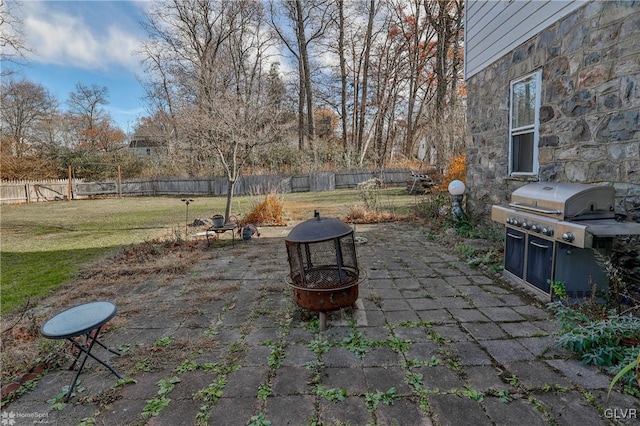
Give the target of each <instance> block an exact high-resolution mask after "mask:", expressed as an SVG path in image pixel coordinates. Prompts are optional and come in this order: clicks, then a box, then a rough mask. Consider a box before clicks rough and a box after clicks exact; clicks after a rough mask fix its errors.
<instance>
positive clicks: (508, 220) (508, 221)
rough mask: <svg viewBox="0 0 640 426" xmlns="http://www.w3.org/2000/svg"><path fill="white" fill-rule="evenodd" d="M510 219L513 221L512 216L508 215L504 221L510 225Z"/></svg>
mask: <svg viewBox="0 0 640 426" xmlns="http://www.w3.org/2000/svg"><path fill="white" fill-rule="evenodd" d="M512 221H513V219H512V218H510V217H508V218H507V219H506V220H505V222H507V223H508V224H509V225H511V222H512Z"/></svg>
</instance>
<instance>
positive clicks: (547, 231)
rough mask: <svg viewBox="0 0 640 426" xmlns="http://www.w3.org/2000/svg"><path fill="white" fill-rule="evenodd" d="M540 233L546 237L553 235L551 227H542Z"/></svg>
mask: <svg viewBox="0 0 640 426" xmlns="http://www.w3.org/2000/svg"><path fill="white" fill-rule="evenodd" d="M542 233H543V234H544V235H546V236H547V237H550V236H552V235H553V228H542Z"/></svg>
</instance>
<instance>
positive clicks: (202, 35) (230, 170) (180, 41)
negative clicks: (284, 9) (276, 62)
mask: <svg viewBox="0 0 640 426" xmlns="http://www.w3.org/2000/svg"><path fill="white" fill-rule="evenodd" d="M146 28H147V29H148V30H149V31H150V34H151V36H152V40H151V41H150V43H148V44H147V46H145V52H147V53H148V54H149V55H150V57H151V58H150V59H151V63H152V64H153V66H152V67H151V68H149V71H150V77H151V83H155V84H161V85H166V88H164V89H163V90H161V91H160V95H161V96H166V97H167V99H166V100H165V101H164V102H165V103H168V102H171V110H172V114H174V116H175V119H176V123H177V124H176V125H177V126H178V127H179V128H180V132H181V139H183V141H184V142H185V143H183V144H182V146H181V147H180V149H181V151H182V152H185V153H186V154H187V155H188V156H189V158H190V166H191V169H190V174H195V173H197V172H198V171H199V170H205V169H208V170H209V171H211V170H213V168H214V167H215V166H216V164H219V165H220V167H221V169H222V170H223V171H224V173H225V174H226V177H227V181H228V190H227V205H226V208H225V217H227V218H228V217H229V213H230V208H231V201H232V197H233V193H234V187H235V184H236V182H237V181H238V178H239V177H240V175H241V173H242V170H243V168H244V167H245V165H246V163H247V161H248V160H249V157H250V154H251V152H252V151H253V150H254V149H255V148H256V147H258V146H261V145H265V144H269V143H271V142H273V140H274V139H275V138H277V137H278V131H277V126H278V123H279V115H280V113H281V102H279V101H278V98H277V97H275V96H271V95H273V90H272V89H273V86H271V85H270V84H269V81H270V79H269V73H268V67H269V66H270V63H269V61H268V59H269V58H268V55H267V52H268V51H269V49H270V48H271V46H272V41H273V37H272V35H271V34H270V33H269V32H268V31H267V30H266V26H265V16H264V9H263V7H262V4H261V3H259V2H254V1H206V0H189V1H180V0H175V1H173V2H172V3H159V4H157V5H155V7H154V9H153V10H152V11H151V12H150V13H149V15H148V24H147V26H146ZM159 71H162V72H161V73H160V72H159Z"/></svg>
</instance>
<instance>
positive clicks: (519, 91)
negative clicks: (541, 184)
mask: <svg viewBox="0 0 640 426" xmlns="http://www.w3.org/2000/svg"><path fill="white" fill-rule="evenodd" d="M541 80H542V72H541V71H536V72H535V73H533V74H529V75H527V76H526V77H523V78H521V79H518V80H515V81H512V82H511V102H510V104H511V111H510V116H509V174H511V175H535V174H538V114H539V111H540V86H541Z"/></svg>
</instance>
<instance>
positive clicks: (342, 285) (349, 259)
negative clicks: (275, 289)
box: [285, 211, 360, 330]
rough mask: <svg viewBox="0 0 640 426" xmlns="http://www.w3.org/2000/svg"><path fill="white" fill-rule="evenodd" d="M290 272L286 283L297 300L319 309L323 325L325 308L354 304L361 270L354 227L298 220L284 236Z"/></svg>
mask: <svg viewBox="0 0 640 426" xmlns="http://www.w3.org/2000/svg"><path fill="white" fill-rule="evenodd" d="M285 244H286V247H287V256H288V260H289V269H290V273H289V276H288V279H287V284H289V285H290V286H291V287H292V288H293V297H294V300H295V302H296V303H297V304H298V305H299V306H301V307H302V308H305V309H309V310H312V311H316V312H318V313H319V316H320V329H321V330H324V329H325V328H326V321H327V317H326V312H328V311H335V310H338V309H341V308H346V307H349V306H352V305H353V304H354V303H355V301H356V300H357V299H358V284H359V283H360V273H359V270H358V259H357V257H356V246H355V239H354V235H353V230H352V229H351V227H350V226H349V225H347V224H346V223H344V222H342V221H340V220H338V219H331V218H322V217H320V214H319V213H318V212H317V211H316V212H315V213H314V218H313V219H309V220H307V221H305V222H302V223H300V224H298V225H297V226H296V227H295V228H293V229H292V230H291V232H290V233H289V236H288V237H287V238H286V239H285Z"/></svg>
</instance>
